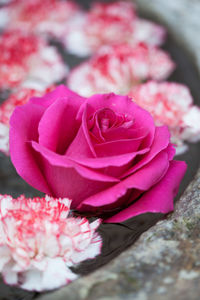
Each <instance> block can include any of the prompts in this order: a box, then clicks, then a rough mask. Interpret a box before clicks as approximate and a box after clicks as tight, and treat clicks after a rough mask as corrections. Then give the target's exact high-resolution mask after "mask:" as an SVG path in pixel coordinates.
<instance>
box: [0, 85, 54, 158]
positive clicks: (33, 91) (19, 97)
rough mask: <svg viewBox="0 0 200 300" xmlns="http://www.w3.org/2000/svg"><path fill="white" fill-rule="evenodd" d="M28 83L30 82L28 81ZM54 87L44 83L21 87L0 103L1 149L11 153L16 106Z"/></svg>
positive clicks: (7, 153)
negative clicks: (12, 126)
mask: <svg viewBox="0 0 200 300" xmlns="http://www.w3.org/2000/svg"><path fill="white" fill-rule="evenodd" d="M26 84H28V82H27V83H26ZM30 84H31V85H33V82H29V85H30ZM53 88H54V86H49V87H47V88H46V87H44V86H42V85H39V86H35V87H32V88H28V87H23V88H19V89H18V90H16V91H15V92H13V94H11V95H10V96H9V97H8V99H7V100H6V101H4V102H3V103H2V104H1V105H0V151H2V152H4V153H5V154H6V155H9V122H10V116H11V115H12V113H13V111H14V109H15V107H16V106H18V105H23V104H25V103H26V102H28V100H29V99H30V98H31V97H36V96H37V97H39V96H43V95H44V94H46V93H47V92H50V91H51V90H52V89H53Z"/></svg>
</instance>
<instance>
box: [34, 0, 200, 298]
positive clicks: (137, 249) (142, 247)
mask: <svg viewBox="0 0 200 300" xmlns="http://www.w3.org/2000/svg"><path fill="white" fill-rule="evenodd" d="M136 2H137V4H138V6H139V9H140V10H141V13H142V14H146V15H147V16H152V17H153V18H154V19H157V20H160V22H161V23H164V24H165V25H166V26H167V27H168V29H169V31H170V32H171V33H172V35H173V36H174V37H175V39H176V40H177V41H178V43H179V44H180V45H181V46H184V48H185V49H186V50H187V51H188V53H189V54H190V56H191V58H192V59H193V61H194V63H195V65H196V66H197V68H198V70H199V71H200V51H199V50H200V39H199V38H198V34H199V32H200V18H199V16H200V1H198V0H168V1H163V0H151V1H150V0H137V1H136ZM180 49H181V48H180ZM199 228H200V170H199V171H198V173H197V175H196V178H195V179H194V181H193V182H192V183H191V184H190V185H189V187H188V188H187V190H186V192H185V193H184V195H183V196H182V197H181V199H180V200H179V201H178V202H177V204H176V209H175V212H174V213H173V214H172V215H170V216H169V217H168V218H167V219H165V220H163V221H160V222H159V223H157V224H156V225H155V226H154V227H152V228H151V229H150V230H148V231H147V232H145V233H144V234H143V235H142V236H141V237H140V238H139V240H138V241H137V242H136V243H135V244H134V245H133V246H131V247H130V248H129V249H128V250H126V251H125V252H123V253H122V254H121V255H120V256H118V257H117V258H115V259H114V260H113V261H111V262H110V263H109V264H107V265H106V266H105V267H102V268H101V269H99V270H97V271H96V272H94V273H92V274H90V275H88V276H85V277H82V278H80V279H78V280H77V281H75V282H73V283H72V284H70V285H69V286H67V287H65V288H62V289H60V290H58V291H55V292H53V293H48V294H43V295H41V296H38V297H37V299H38V300H54V299H56V300H64V299H70V300H110V299H113V300H121V299H124V300H133V299H134V300H160V299H163V300H171V299H176V300H198V299H199V297H200V296H199V295H200V284H199V283H200V230H199Z"/></svg>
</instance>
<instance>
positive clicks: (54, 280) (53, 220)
mask: <svg viewBox="0 0 200 300" xmlns="http://www.w3.org/2000/svg"><path fill="white" fill-rule="evenodd" d="M70 204H71V201H70V200H68V199H55V198H52V197H49V196H46V197H45V198H33V199H27V198H25V197H24V196H20V197H19V198H17V199H13V198H12V197H11V196H7V195H1V196H0V221H1V222H0V272H1V273H2V276H3V279H4V281H5V282H6V283H7V284H10V285H16V286H19V287H21V288H23V289H26V290H35V291H44V290H52V289H55V288H58V287H60V286H63V285H66V284H68V283H70V282H71V281H73V280H75V279H76V278H77V277H78V275H76V274H75V273H73V272H72V271H71V270H70V268H69V267H71V266H75V265H77V264H78V263H80V262H82V261H84V260H86V259H92V258H94V257H96V256H97V255H99V254H100V252H101V245H102V241H101V237H100V236H99V235H98V233H97V232H96V229H97V228H98V226H99V225H100V220H99V219H97V220H96V221H94V222H92V223H89V222H88V220H87V219H86V218H74V217H73V216H72V215H70Z"/></svg>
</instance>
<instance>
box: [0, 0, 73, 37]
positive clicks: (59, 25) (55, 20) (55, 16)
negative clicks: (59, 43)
mask: <svg viewBox="0 0 200 300" xmlns="http://www.w3.org/2000/svg"><path fill="white" fill-rule="evenodd" d="M78 12H79V7H78V5H76V4H75V3H74V2H72V1H57V0H42V1H41V0H28V1H27V0H15V1H13V3H11V4H10V5H9V6H7V7H6V8H4V9H2V10H1V14H0V15H1V17H2V19H3V20H4V21H2V22H1V23H2V26H1V27H4V26H6V27H7V28H9V29H16V28H17V29H23V30H26V31H29V32H36V33H42V34H45V35H51V36H56V37H60V35H61V34H64V33H65V31H66V27H67V24H68V22H69V20H70V19H71V18H72V17H73V16H74V15H75V14H76V13H78Z"/></svg>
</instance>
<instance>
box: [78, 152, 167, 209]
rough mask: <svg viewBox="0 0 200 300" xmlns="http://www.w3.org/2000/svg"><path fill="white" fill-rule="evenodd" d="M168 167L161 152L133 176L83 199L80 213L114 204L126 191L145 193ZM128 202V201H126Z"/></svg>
mask: <svg viewBox="0 0 200 300" xmlns="http://www.w3.org/2000/svg"><path fill="white" fill-rule="evenodd" d="M168 167H169V159H168V154H167V152H164V151H162V152H161V153H159V154H158V155H157V156H156V157H155V158H154V159H152V161H151V162H149V164H147V165H146V166H144V167H143V168H141V169H140V170H138V171H137V172H136V173H134V174H133V175H131V176H129V177H127V178H126V179H124V180H122V181H120V182H119V183H117V184H115V185H114V186H111V187H110V188H108V189H105V190H103V191H102V192H100V193H96V194H95V195H92V196H91V197H89V198H87V199H85V200H84V201H83V202H81V203H80V204H79V206H78V209H80V210H81V211H84V210H85V211H87V210H88V207H91V206H92V207H101V206H106V205H109V204H112V203H113V208H116V207H115V204H114V203H115V202H117V200H118V199H119V198H121V197H122V196H124V195H125V194H126V193H127V191H128V189H136V190H140V191H147V190H148V189H150V188H151V187H152V186H153V185H154V184H156V183H157V182H159V181H160V180H161V178H162V177H163V176H164V175H165V173H166V172H167V170H168ZM127 201H129V199H127ZM124 202H126V201H124Z"/></svg>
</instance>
